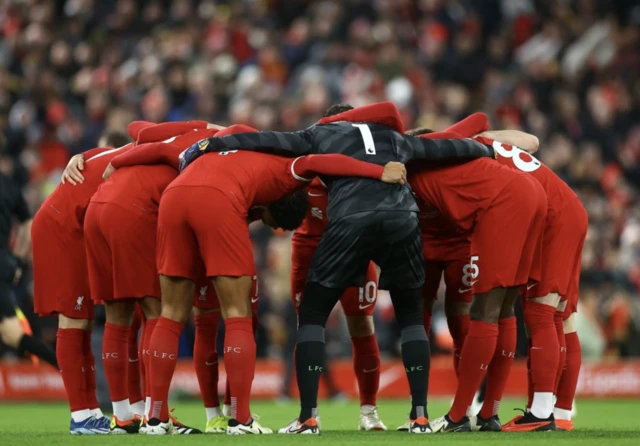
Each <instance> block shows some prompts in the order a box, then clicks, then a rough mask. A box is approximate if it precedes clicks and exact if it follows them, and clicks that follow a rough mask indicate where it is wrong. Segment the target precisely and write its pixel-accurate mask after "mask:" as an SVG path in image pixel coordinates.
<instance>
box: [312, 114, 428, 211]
mask: <svg viewBox="0 0 640 446" xmlns="http://www.w3.org/2000/svg"><path fill="white" fill-rule="evenodd" d="M313 145H314V148H315V150H314V153H318V154H329V153H338V154H342V155H347V156H350V157H352V158H355V159H358V160H361V161H366V162H369V163H374V164H378V165H380V166H384V165H386V164H387V163H389V162H391V161H398V162H402V163H406V162H407V161H409V160H410V159H411V158H412V155H413V153H412V152H411V151H410V150H408V149H406V148H405V147H403V135H401V134H400V133H398V132H396V131H394V130H392V129H391V128H389V127H387V126H384V125H381V124H372V123H352V122H345V121H341V122H336V123H332V124H319V125H317V126H315V131H314V141H313ZM322 179H323V181H324V182H325V184H326V185H327V187H328V189H329V206H328V209H327V214H328V216H329V219H330V220H331V219H333V218H338V217H344V216H347V215H351V214H355V213H359V212H366V211H413V212H418V206H417V204H416V202H415V199H414V198H413V195H412V194H411V190H410V188H409V187H407V186H401V185H397V184H387V183H383V182H381V181H376V180H372V179H367V178H355V177H323V178H322Z"/></svg>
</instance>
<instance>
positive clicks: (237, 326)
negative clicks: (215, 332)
mask: <svg viewBox="0 0 640 446" xmlns="http://www.w3.org/2000/svg"><path fill="white" fill-rule="evenodd" d="M225 325H226V334H225V339H224V361H225V368H226V369H227V370H229V371H231V373H229V374H228V375H227V382H228V383H229V387H230V389H231V407H232V408H233V417H234V418H235V419H236V420H238V421H239V422H240V423H243V424H246V423H248V422H249V421H250V420H251V410H250V408H249V398H250V396H251V384H252V383H253V377H254V374H255V369H256V341H255V339H254V335H253V326H252V321H251V318H250V317H234V318H230V319H227V320H226V321H225Z"/></svg>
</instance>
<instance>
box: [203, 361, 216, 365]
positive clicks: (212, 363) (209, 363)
mask: <svg viewBox="0 0 640 446" xmlns="http://www.w3.org/2000/svg"><path fill="white" fill-rule="evenodd" d="M217 363H218V361H213V362H208V361H205V362H204V365H216V364H217Z"/></svg>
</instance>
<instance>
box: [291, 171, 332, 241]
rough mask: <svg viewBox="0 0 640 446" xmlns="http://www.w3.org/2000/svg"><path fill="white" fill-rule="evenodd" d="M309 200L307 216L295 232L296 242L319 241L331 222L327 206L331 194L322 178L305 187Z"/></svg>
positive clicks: (294, 238)
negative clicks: (328, 192) (328, 193)
mask: <svg viewBox="0 0 640 446" xmlns="http://www.w3.org/2000/svg"><path fill="white" fill-rule="evenodd" d="M305 191H306V192H307V199H308V200H309V210H308V211H307V216H306V217H305V219H304V220H303V221H302V225H300V227H299V228H298V229H296V230H295V232H294V233H293V241H294V243H295V242H309V241H314V242H316V243H317V242H319V241H320V238H321V237H322V233H323V232H324V229H325V228H326V227H327V225H328V224H329V220H328V219H327V206H329V196H328V195H327V188H326V186H325V185H324V184H322V181H320V178H316V179H315V180H313V181H312V182H311V184H310V185H309V186H308V187H307V188H306V189H305Z"/></svg>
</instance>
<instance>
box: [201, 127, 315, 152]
mask: <svg viewBox="0 0 640 446" xmlns="http://www.w3.org/2000/svg"><path fill="white" fill-rule="evenodd" d="M312 129H313V127H310V128H309V129H305V130H301V131H298V132H247V133H235V134H233V135H227V136H223V137H220V138H216V137H213V138H209V146H208V147H206V149H205V152H222V151H227V150H253V151H259V152H268V153H274V154H277V155H283V156H301V155H309V154H311V153H313V152H312V150H313V144H312V140H313V130H312Z"/></svg>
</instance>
